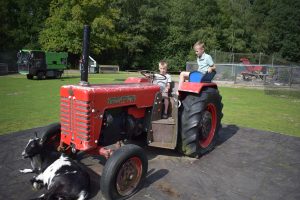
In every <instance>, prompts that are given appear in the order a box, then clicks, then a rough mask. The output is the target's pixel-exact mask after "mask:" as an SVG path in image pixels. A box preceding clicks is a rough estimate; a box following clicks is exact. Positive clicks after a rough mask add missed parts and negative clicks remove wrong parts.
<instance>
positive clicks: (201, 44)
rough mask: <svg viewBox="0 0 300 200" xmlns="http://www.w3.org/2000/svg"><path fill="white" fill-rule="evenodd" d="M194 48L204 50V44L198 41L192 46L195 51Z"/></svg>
mask: <svg viewBox="0 0 300 200" xmlns="http://www.w3.org/2000/svg"><path fill="white" fill-rule="evenodd" d="M196 46H199V47H202V48H205V46H204V42H201V41H200V40H198V41H197V42H196V43H195V44H194V46H193V48H194V49H195V47H196Z"/></svg>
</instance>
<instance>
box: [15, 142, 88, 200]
mask: <svg viewBox="0 0 300 200" xmlns="http://www.w3.org/2000/svg"><path fill="white" fill-rule="evenodd" d="M22 156H23V157H24V158H29V159H30V160H31V166H32V169H23V170H20V172H22V173H37V174H38V175H37V176H34V177H33V178H32V179H31V180H30V181H31V183H32V185H33V187H34V188H35V189H41V188H42V187H44V186H45V187H46V188H47V190H48V191H47V192H46V193H45V194H43V195H41V196H40V197H39V198H37V199H78V200H85V199H87V197H88V190H89V187H90V179H89V175H88V173H87V172H86V171H84V170H83V169H82V168H81V167H80V166H79V165H78V164H77V163H76V162H75V161H73V160H72V159H71V158H69V157H68V156H66V155H64V154H61V155H60V154H59V153H58V152H53V151H52V152H51V151H48V150H47V149H45V148H43V143H42V140H41V139H40V138H38V137H36V138H34V139H30V140H29V142H28V144H27V146H26V147H25V150H24V151H23V153H22Z"/></svg>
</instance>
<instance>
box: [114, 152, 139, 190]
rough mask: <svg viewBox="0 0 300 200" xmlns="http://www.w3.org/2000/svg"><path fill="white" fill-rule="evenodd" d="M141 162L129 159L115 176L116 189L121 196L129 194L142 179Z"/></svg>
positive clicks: (137, 159) (135, 158)
mask: <svg viewBox="0 0 300 200" xmlns="http://www.w3.org/2000/svg"><path fill="white" fill-rule="evenodd" d="M142 167H143V166H142V161H141V159H140V158H138V157H132V158H129V159H128V160H127V161H126V162H124V163H123V164H122V166H121V167H120V170H119V172H118V174H117V180H116V188H117V191H118V193H119V194H120V195H121V196H126V195H129V194H131V193H132V192H133V191H134V190H135V189H136V187H137V186H138V184H139V182H140V180H141V177H142Z"/></svg>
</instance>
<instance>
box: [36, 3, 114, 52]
mask: <svg viewBox="0 0 300 200" xmlns="http://www.w3.org/2000/svg"><path fill="white" fill-rule="evenodd" d="M118 16H119V11H118V10H117V9H115V8H112V7H111V6H110V1H109V0H94V1H88V0H84V1H80V0H73V1H65V0H52V1H51V4H50V17H49V18H48V19H47V20H46V23H45V28H44V29H43V30H42V31H41V34H40V38H39V39H40V40H39V41H40V43H41V45H42V47H43V49H45V50H52V51H68V52H70V53H74V54H79V53H80V52H81V49H82V28H83V25H84V24H88V25H90V26H91V30H92V31H91V45H90V46H91V52H92V53H95V54H100V53H101V52H102V51H103V50H105V49H107V48H111V47H116V46H117V43H118V41H119V39H118V35H117V34H116V33H115V30H114V29H115V26H114V23H113V21H114V20H116V19H117V18H118Z"/></svg>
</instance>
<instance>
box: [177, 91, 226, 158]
mask: <svg viewBox="0 0 300 200" xmlns="http://www.w3.org/2000/svg"><path fill="white" fill-rule="evenodd" d="M221 99H222V97H221V95H220V94H219V92H218V90H217V89H215V88H204V90H203V91H201V93H200V94H188V95H187V96H186V97H185V99H184V100H183V101H182V114H181V134H180V140H179V150H180V151H181V152H182V153H183V154H185V155H187V156H190V157H197V156H201V155H203V154H205V153H207V152H209V151H211V150H212V149H213V148H214V147H215V145H216V142H217V139H218V130H219V127H220V122H221V118H222V117H223V114H222V108H223V104H222V103H221Z"/></svg>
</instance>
